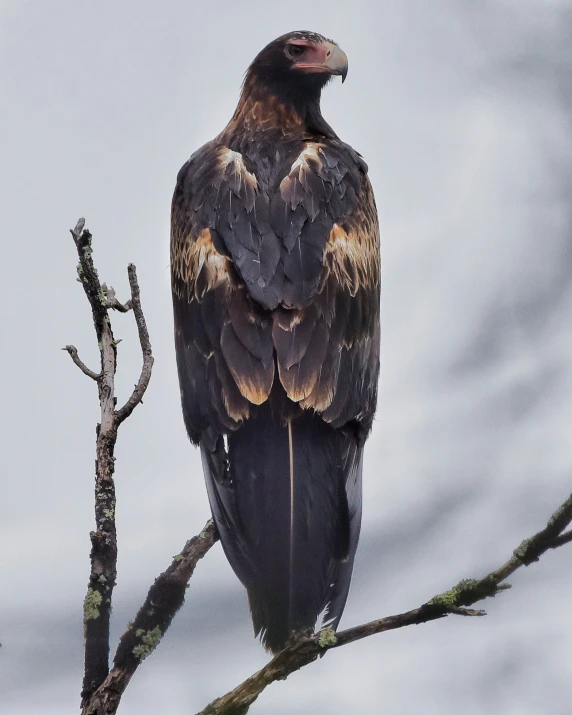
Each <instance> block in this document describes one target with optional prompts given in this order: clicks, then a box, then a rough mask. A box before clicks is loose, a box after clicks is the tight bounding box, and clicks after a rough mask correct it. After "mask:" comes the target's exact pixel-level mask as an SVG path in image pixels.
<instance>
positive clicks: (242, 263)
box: [171, 32, 380, 652]
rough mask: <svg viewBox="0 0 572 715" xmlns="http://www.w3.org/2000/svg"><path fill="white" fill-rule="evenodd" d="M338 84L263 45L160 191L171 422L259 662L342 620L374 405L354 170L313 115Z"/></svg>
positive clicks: (274, 45) (371, 260) (375, 326)
mask: <svg viewBox="0 0 572 715" xmlns="http://www.w3.org/2000/svg"><path fill="white" fill-rule="evenodd" d="M346 73H347V57H346V55H345V54H344V52H342V50H341V49H340V48H339V47H338V46H337V45H336V44H335V43H333V42H331V41H330V40H327V39H325V38H324V37H322V36H321V35H318V34H315V33H312V32H292V33H289V34H287V35H284V36H282V37H279V38H278V39H277V40H274V41H273V42H271V43H270V44H269V45H268V46H267V47H265V48H264V49H263V50H262V51H261V52H260V53H259V54H258V56H257V57H256V58H255V59H254V61H253V62H252V64H251V65H250V67H249V68H248V71H247V73H246V77H245V80H244V84H243V87H242V93H241V96H240V101H239V103H238V106H237V108H236V111H235V113H234V115H233V117H232V119H231V120H230V122H229V123H228V125H227V126H226V127H225V129H224V130H223V131H222V132H221V133H220V134H219V135H218V136H217V137H216V138H215V139H213V140H212V141H210V142H209V143H208V144H205V145H204V146H203V147H202V148H200V149H199V150H198V151H196V152H195V153H194V154H193V155H192V156H191V158H190V159H189V160H188V161H187V162H186V164H185V165H184V166H183V167H182V169H181V170H180V172H179V175H178V177H177V185H176V188H175V193H174V196H173V204H172V217H171V269H172V288H173V304H174V318H175V342H176V353H177V365H178V372H179V382H180V387H181V400H182V407H183V415H184V420H185V424H186V428H187V431H188V434H189V437H190V439H191V442H192V443H193V444H196V445H200V450H201V455H202V462H203V469H204V473H205V479H206V484H207V489H208V496H209V501H210V505H211V509H212V513H213V517H214V520H215V523H216V527H217V529H218V533H219V535H220V539H221V541H222V546H223V549H224V551H225V554H226V556H227V558H228V560H229V562H230V564H231V566H232V568H233V569H234V571H235V573H236V575H237V576H238V578H239V579H240V580H241V581H242V583H243V584H244V586H245V587H246V589H247V591H248V598H249V603H250V610H251V614H252V620H253V624H254V630H255V633H256V635H258V634H260V635H261V639H262V641H263V644H264V645H265V647H266V648H267V649H269V650H271V651H273V652H278V651H279V650H281V649H282V648H283V647H284V646H285V644H286V642H287V641H288V639H289V637H290V636H291V634H292V633H293V632H294V631H299V630H302V629H304V630H306V629H312V628H315V627H317V626H319V625H320V624H321V625H330V626H331V627H333V628H336V627H337V624H338V622H339V619H340V617H341V615H342V611H343V609H344V606H345V602H346V599H347V595H348V590H349V586H350V580H351V573H352V568H353V562H354V556H355V552H356V548H357V542H358V537H359V530H360V521H361V491H362V490H361V478H362V454H363V447H364V442H365V440H366V438H367V436H368V433H369V431H370V428H371V424H372V420H373V415H374V411H375V407H376V401H377V379H378V373H379V290H380V287H379V286H380V258H379V232H378V221H377V212H376V208H375V202H374V198H373V193H372V189H371V185H370V182H369V179H368V176H367V165H366V164H365V162H364V160H363V159H362V157H361V156H360V155H359V154H358V153H357V152H356V151H354V150H353V149H352V148H351V147H350V146H348V145H347V144H345V143H344V142H342V141H341V140H340V139H339V138H338V136H337V135H336V134H335V132H334V131H333V129H332V128H331V127H330V126H329V124H327V122H326V121H325V120H324V118H323V117H322V114H321V112H320V94H321V91H322V89H323V87H324V86H325V85H326V83H327V82H328V80H329V79H330V78H331V77H332V75H341V77H342V81H343V80H344V79H345V76H346Z"/></svg>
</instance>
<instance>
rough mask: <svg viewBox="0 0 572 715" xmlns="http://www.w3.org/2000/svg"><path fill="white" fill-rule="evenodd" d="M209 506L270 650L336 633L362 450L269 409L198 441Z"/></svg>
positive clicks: (308, 415) (355, 529)
mask: <svg viewBox="0 0 572 715" xmlns="http://www.w3.org/2000/svg"><path fill="white" fill-rule="evenodd" d="M201 448H202V453H203V464H204V467H205V475H206V478H207V486H208V492H209V499H210V502H211V509H212V511H213V515H214V518H215V522H216V524H217V527H218V529H219V533H220V537H221V541H222V545H223V548H224V550H225V553H226V555H227V558H228V560H229V562H230V564H231V566H232V567H233V569H234V571H235V573H236V574H237V576H238V577H239V578H240V580H241V581H242V582H243V584H244V585H245V586H246V588H247V590H248V596H249V602H250V609H251V613H252V619H253V624H254V630H255V633H256V634H257V635H258V634H260V635H261V638H262V641H263V643H264V645H265V646H266V647H267V648H268V649H269V650H271V651H273V652H277V651H279V650H281V649H282V648H283V647H284V645H285V644H286V641H287V640H288V638H289V637H290V635H291V633H292V631H296V630H300V629H308V628H314V627H315V625H316V620H317V618H318V616H319V615H320V614H322V613H325V614H326V619H327V621H328V622H329V623H331V624H332V625H333V626H334V627H335V626H336V625H337V623H338V621H339V619H340V617H341V614H342V611H343V608H344V605H345V601H346V598H347V594H348V590H349V585H350V580H351V572H352V567H353V560H354V556H355V551H356V548H357V540H358V536H359V526H360V520H361V447H359V446H358V442H357V439H356V437H355V436H354V435H353V434H352V433H351V432H349V431H345V430H341V429H334V428H332V427H330V426H329V425H328V424H327V423H325V422H324V421H323V420H322V419H321V418H320V417H319V416H318V415H316V414H314V413H312V412H310V411H307V412H303V413H302V414H301V415H300V416H298V417H296V418H295V419H293V420H291V421H290V422H288V423H286V424H283V423H281V422H280V421H279V420H278V419H276V418H274V417H273V415H272V412H271V410H270V408H269V407H267V406H265V405H263V406H261V407H260V408H259V410H258V412H257V414H256V415H255V416H254V417H252V418H251V419H249V420H247V421H246V422H245V423H244V425H242V426H241V427H240V428H239V429H238V430H236V432H232V433H230V434H229V436H228V454H227V453H226V451H225V449H224V444H223V439H222V437H218V438H217V439H212V440H211V441H210V443H209V442H208V441H205V442H203V443H202V444H201Z"/></svg>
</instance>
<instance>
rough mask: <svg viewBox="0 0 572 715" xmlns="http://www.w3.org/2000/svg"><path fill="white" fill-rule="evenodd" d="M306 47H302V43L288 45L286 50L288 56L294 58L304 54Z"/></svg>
mask: <svg viewBox="0 0 572 715" xmlns="http://www.w3.org/2000/svg"><path fill="white" fill-rule="evenodd" d="M305 49H306V48H305V47H303V46H302V45H290V47H289V48H288V52H289V54H290V57H292V58H294V59H295V58H296V57H301V56H302V55H303V54H304V50H305Z"/></svg>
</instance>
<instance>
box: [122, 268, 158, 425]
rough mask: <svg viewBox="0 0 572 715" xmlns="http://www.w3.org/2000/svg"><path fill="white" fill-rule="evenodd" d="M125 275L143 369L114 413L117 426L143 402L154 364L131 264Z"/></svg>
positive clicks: (135, 277)
mask: <svg viewBox="0 0 572 715" xmlns="http://www.w3.org/2000/svg"><path fill="white" fill-rule="evenodd" d="M127 274H128V276H129V287H130V288H131V300H130V301H129V304H130V306H131V308H132V309H133V314H134V316H135V322H136V323H137V332H138V333H139V342H140V344H141V351H142V353H143V367H142V368H141V375H140V376H139V381H138V382H137V384H136V385H135V389H134V390H133V392H132V394H131V397H130V398H129V399H128V400H127V402H126V403H125V404H124V405H123V407H122V408H121V409H119V410H117V412H116V413H115V416H116V419H117V424H121V423H122V422H123V420H125V419H127V417H129V415H130V414H131V413H132V412H133V410H134V409H135V407H137V405H138V404H139V403H140V402H142V401H143V396H144V395H145V392H146V390H147V387H148V386H149V380H150V379H151V371H152V370H153V362H154V358H153V353H152V351H151V342H150V341H149V332H148V330H147V324H146V322H145V316H144V315H143V309H142V308H141V293H140V290H139V283H138V282H137V269H136V268H135V266H134V265H133V263H130V264H129V266H128V267H127Z"/></svg>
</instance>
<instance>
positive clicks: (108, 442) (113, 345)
mask: <svg viewBox="0 0 572 715" xmlns="http://www.w3.org/2000/svg"><path fill="white" fill-rule="evenodd" d="M71 234H72V238H73V240H74V243H75V246H76V249H77V253H78V258H79V264H78V267H77V273H78V280H79V281H80V283H81V284H82V286H83V289H84V292H85V295H86V297H87V299H88V301H89V304H90V306H91V312H92V317H93V325H94V327H95V333H96V336H97V344H98V347H99V354H100V362H101V372H100V373H99V374H96V373H95V372H94V371H93V370H90V369H89V368H87V367H86V366H85V365H84V363H83V362H82V361H81V360H80V359H79V357H78V354H77V350H76V349H75V347H73V346H71V345H68V346H66V348H64V349H65V350H67V352H68V353H69V354H70V356H71V358H72V360H73V361H74V363H75V364H76V365H77V366H78V367H79V368H80V370H81V371H82V372H83V373H84V374H85V375H87V376H88V377H90V378H91V379H93V380H95V381H96V382H97V387H98V393H99V404H100V409H101V418H100V423H99V424H98V425H97V428H96V462H95V527H96V528H95V531H92V532H91V533H90V538H91V544H92V547H91V554H90V559H91V571H90V576H89V585H88V589H87V594H86V597H85V601H84V634H85V672H84V679H83V688H82V706H84V705H86V703H87V702H88V701H89V699H90V697H91V695H92V694H93V692H94V691H95V690H97V688H98V687H99V686H100V685H101V683H102V682H103V681H104V680H105V678H106V677H107V674H108V672H109V621H110V616H111V598H112V594H113V588H114V586H115V580H116V577H117V532H116V527H115V484H114V481H113V474H114V471H115V457H114V451H115V443H116V441H117V429H118V427H119V425H120V424H121V422H123V420H124V419H125V418H126V417H128V416H129V415H130V414H131V412H132V411H133V409H134V408H135V407H136V405H137V404H139V403H140V402H141V399H142V397H143V394H144V393H145V390H146V389H147V385H148V384H149V379H150V377H151V369H152V366H153V357H152V353H151V345H150V342H149V335H148V332H147V328H146V325H145V319H144V317H143V312H142V310H141V303H140V300H139V286H138V284H137V273H136V271H135V266H133V265H130V266H129V268H128V273H129V285H130V287H131V301H132V305H133V311H134V314H135V320H136V322H137V328H138V330H139V339H140V342H141V349H142V351H143V354H144V372H145V376H144V378H143V374H142V377H141V378H140V380H139V385H138V387H139V390H138V392H137V399H136V400H133V399H132V398H133V396H132V397H131V398H130V400H129V401H128V404H130V409H129V410H125V408H122V409H123V410H124V412H122V413H121V414H120V413H118V412H116V411H115V406H116V402H117V400H116V397H115V371H116V369H117V341H116V340H115V339H114V337H113V331H112V329H111V321H110V318H109V308H116V309H120V310H123V312H125V310H127V307H126V306H122V305H121V304H120V303H119V301H118V300H117V299H116V298H115V292H114V291H113V289H108V288H107V286H105V284H104V285H102V284H101V283H100V280H99V276H98V273H97V270H96V268H95V265H94V263H93V256H92V253H93V251H92V245H91V233H90V232H89V231H88V230H87V229H86V228H85V220H84V219H80V220H79V221H78V222H77V224H76V226H75V228H74V229H72V230H71Z"/></svg>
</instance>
